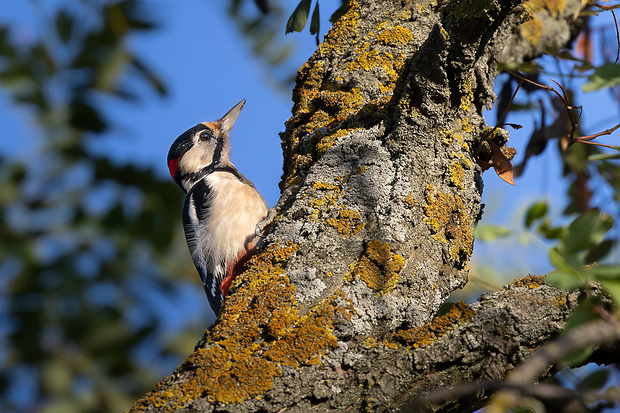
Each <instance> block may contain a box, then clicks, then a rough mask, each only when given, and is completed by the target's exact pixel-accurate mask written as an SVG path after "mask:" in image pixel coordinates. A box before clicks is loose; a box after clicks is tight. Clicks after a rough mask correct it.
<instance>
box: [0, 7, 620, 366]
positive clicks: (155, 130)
mask: <svg viewBox="0 0 620 413" xmlns="http://www.w3.org/2000/svg"><path fill="white" fill-rule="evenodd" d="M34 3H35V2H30V1H24V0H21V1H4V2H2V3H1V5H0V22H7V21H10V22H12V23H14V24H15V26H16V27H17V32H16V33H17V36H18V38H19V39H22V40H23V41H26V42H27V41H28V39H31V38H33V36H34V34H33V30H34V29H33V27H37V23H38V22H40V21H41V16H40V13H43V12H44V10H45V8H46V7H50V4H52V5H57V4H65V3H66V2H65V1H63V0H53V1H45V2H44V1H39V2H36V4H37V9H36V13H37V14H35V10H34V9H33V7H32V4H34ZM296 3H297V0H287V2H286V4H287V5H288V13H290V12H291V11H292V10H293V9H294V7H295V6H296ZM337 3H339V2H336V1H334V2H323V3H321V4H322V14H323V17H322V22H323V23H324V25H325V26H326V25H327V19H328V17H329V14H330V13H331V11H332V10H333V9H334V8H335V7H337ZM226 4H228V2H226V1H219V2H216V1H210V0H184V1H174V2H170V1H164V0H148V1H145V5H146V7H147V9H148V10H149V11H150V13H152V15H153V17H154V18H155V20H157V21H160V22H161V28H160V29H159V30H157V31H155V32H153V33H150V34H146V35H140V36H136V37H135V38H133V39H132V41H131V47H132V48H133V49H134V50H135V51H137V52H138V54H139V55H140V56H141V57H142V58H143V59H144V60H145V61H146V62H147V63H148V64H149V65H150V66H151V67H152V68H154V69H155V70H156V71H157V72H158V73H159V74H160V75H161V76H162V77H163V80H164V82H165V83H166V84H167V85H168V87H169V92H170V93H169V96H168V97H167V98H165V99H160V98H158V97H157V96H155V95H154V94H152V93H151V92H147V95H148V96H150V98H149V99H148V100H145V101H143V102H142V103H141V104H139V105H131V104H127V103H120V104H119V103H118V102H112V101H110V102H106V103H109V104H107V105H106V109H105V110H106V112H105V113H106V116H107V117H108V118H109V119H112V120H113V123H114V125H115V126H114V128H112V129H111V130H110V131H109V132H108V133H107V134H106V136H105V138H103V139H99V140H97V142H96V144H95V145H93V148H92V149H93V150H94V151H96V152H97V153H100V154H106V155H108V156H109V157H110V158H112V159H113V160H115V161H116V162H120V163H127V162H130V163H136V164H139V165H144V166H150V167H153V168H155V169H156V170H157V172H158V173H159V174H160V175H161V176H162V177H163V178H165V179H169V176H168V170H167V167H166V156H167V153H168V149H169V147H170V145H171V143H172V142H173V141H174V140H175V139H176V137H177V136H178V135H180V134H181V133H182V132H183V131H185V130H186V129H188V128H190V127H192V126H194V125H195V124H196V123H199V122H203V121H212V120H215V119H218V118H219V117H221V116H222V115H223V114H224V113H226V111H228V109H230V108H231V107H232V106H233V105H235V104H236V103H237V102H239V101H240V100H241V99H246V100H247V102H246V105H245V108H244V109H243V111H242V113H241V115H240V116H239V118H238V120H237V122H236V123H235V126H234V128H233V130H232V132H231V146H232V160H233V162H234V163H235V165H236V166H237V168H238V169H239V170H240V171H241V172H242V173H243V174H244V175H246V176H247V177H248V178H249V179H251V180H252V181H253V182H254V184H255V185H256V187H257V188H258V190H259V191H260V192H261V193H262V194H263V196H264V197H265V199H266V200H267V203H268V205H269V206H273V205H274V204H275V203H276V201H277V199H278V197H279V189H278V182H279V180H280V175H281V173H282V152H281V148H280V138H279V136H278V133H279V132H281V131H283V130H284V122H285V121H286V119H288V117H289V116H290V113H291V107H292V101H291V90H282V89H281V88H279V87H277V86H276V85H275V84H274V80H273V76H271V75H270V71H271V70H273V69H271V68H269V67H267V66H265V65H261V64H260V63H259V62H258V61H257V59H256V58H255V57H254V56H253V55H252V53H251V52H250V51H249V48H248V47H247V44H246V40H245V39H243V38H242V37H241V35H240V34H239V33H238V32H237V30H236V28H235V26H234V24H232V23H231V22H230V20H229V19H228V17H227V16H226V14H225V12H224V7H225V5H226ZM612 22H613V21H612V19H611V16H610V15H609V14H608V13H604V14H602V15H601V16H599V17H598V24H599V25H609V24H611V23H612ZM281 33H282V38H283V39H284V27H282V30H281ZM324 33H325V29H323V33H322V34H321V36H322V35H323V34H324ZM285 40H286V41H290V42H293V43H294V44H295V45H296V51H295V53H294V54H293V56H292V58H291V61H290V62H289V66H290V67H295V68H297V67H299V66H301V65H302V64H303V62H305V61H306V59H307V58H308V57H309V56H310V55H311V54H312V53H313V51H314V49H315V47H316V46H315V43H314V37H313V36H311V35H310V34H309V33H308V32H307V31H304V33H301V34H299V33H294V34H291V35H289V36H287V38H286V39H285ZM205 50H206V51H207V52H205ZM579 103H580V104H582V105H584V114H583V118H582V124H583V125H585V127H586V130H587V132H588V133H594V132H597V131H600V130H603V129H606V128H609V127H611V126H613V125H614V124H616V123H618V122H620V121H619V120H618V119H619V118H620V116H619V112H618V106H617V105H616V103H614V102H613V101H612V100H611V99H610V97H609V95H608V94H607V93H606V92H597V93H589V94H585V95H582V96H581V97H580V101H579ZM533 119H534V117H533V116H532V115H531V114H528V115H525V116H519V117H516V116H513V117H510V118H509V119H508V121H509V122H516V123H520V124H522V125H523V126H524V128H523V129H522V130H520V131H512V130H511V131H510V132H511V139H510V142H509V145H510V146H515V147H516V148H517V149H518V150H521V149H523V148H524V147H525V144H526V143H527V139H528V138H529V136H530V133H531V130H532V127H531V126H532V124H533ZM494 121H495V114H494V113H493V112H491V114H490V115H489V117H488V119H487V122H488V123H489V124H490V125H494ZM32 122H33V121H32V118H31V117H30V116H29V114H28V112H27V111H26V110H24V108H23V107H17V106H13V105H12V104H11V103H10V100H9V97H8V96H7V94H6V93H4V92H3V91H2V90H0V125H1V127H2V136H3V138H2V139H0V153H2V154H3V155H4V154H8V155H9V156H14V157H26V156H27V155H28V156H29V154H30V153H31V152H32V151H33V150H34V151H36V143H37V137H38V133H39V132H38V129H37V128H36V126H35V125H33V124H32ZM601 141H602V142H606V143H612V144H613V143H616V142H620V131H618V132H616V134H615V135H612V136H611V137H603V138H602V139H601ZM553 145H555V142H553V143H552V144H551V145H550V146H553ZM521 152H523V151H521ZM520 159H521V157H520V156H519V155H517V158H516V162H517V163H518V162H520ZM484 182H485V192H484V196H483V202H485V204H486V208H485V214H484V217H483V220H482V224H495V225H502V226H506V227H508V228H511V229H512V230H513V234H514V235H513V236H511V237H510V238H508V239H505V240H497V241H494V242H491V243H481V242H476V244H475V250H474V255H473V257H472V262H471V264H470V268H471V272H470V277H472V278H475V277H480V276H482V275H484V276H485V277H487V280H488V281H489V282H490V283H491V284H493V285H494V286H495V287H499V286H500V285H502V284H504V283H506V282H507V281H508V279H509V278H516V277H523V276H525V275H527V273H528V272H530V273H532V274H543V273H546V272H548V271H550V270H551V266H550V264H549V262H548V260H547V258H546V248H547V247H548V245H545V244H543V243H540V242H534V243H532V242H529V243H528V244H527V245H523V244H521V243H519V242H518V240H519V239H522V240H525V239H530V238H528V236H527V235H523V231H522V227H523V225H522V220H523V214H524V211H525V210H526V208H527V207H528V206H529V205H531V204H532V203H533V202H535V201H537V200H540V199H546V200H547V201H548V202H549V204H550V205H551V209H552V212H555V213H558V212H559V211H561V210H562V209H563V208H564V207H565V204H566V200H565V198H564V197H563V193H564V192H565V188H566V182H564V181H563V180H562V177H561V168H560V162H559V159H558V156H557V151H556V150H555V149H554V150H547V151H546V152H545V153H544V154H543V155H542V156H540V157H537V158H534V159H532V160H531V161H530V163H529V164H528V168H527V170H526V173H525V175H524V176H523V177H521V178H519V179H518V180H517V181H516V182H517V186H515V187H512V186H510V185H508V184H506V183H505V182H503V181H501V180H500V179H499V178H498V177H497V176H496V175H495V173H494V172H493V171H492V170H490V171H487V172H485V174H484ZM599 199H601V198H600V196H599ZM601 202H602V203H603V202H604V198H602V199H601ZM178 212H179V214H181V205H179V211H178ZM178 230H179V231H180V232H181V231H182V228H179V229H178ZM187 259H188V260H189V259H190V257H189V254H188V255H187ZM498 275H502V276H503V277H499V276H498ZM194 287H195V294H189V293H188V297H189V296H190V295H191V296H192V297H193V299H192V300H189V301H188V300H184V302H183V308H175V310H177V313H179V315H177V317H189V314H191V315H192V316H193V317H195V322H197V323H200V324H201V325H202V324H204V313H202V312H200V311H197V309H199V308H204V309H205V311H208V310H207V308H208V305H207V303H206V300H205V299H204V295H203V293H202V288H201V286H200V282H199V278H198V276H196V278H195V284H194ZM166 305H167V307H165V308H168V307H172V306H174V305H175V303H167V304H166ZM198 306H202V307H198ZM163 311H165V309H164V310H163ZM197 313H199V314H197ZM171 320H172V321H171V322H170V324H171V325H172V324H174V323H178V319H171ZM167 331H170V330H167ZM172 331H173V330H172ZM192 340H193V341H195V337H193V338H192ZM193 341H192V343H190V344H188V351H190V349H191V347H192V346H193ZM141 353H142V354H143V356H144V357H146V358H147V359H145V360H144V363H145V364H147V365H148V364H149V360H148V357H149V353H148V352H144V351H142V352H141ZM175 362H176V361H175Z"/></svg>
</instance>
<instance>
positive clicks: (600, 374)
mask: <svg viewBox="0 0 620 413" xmlns="http://www.w3.org/2000/svg"><path fill="white" fill-rule="evenodd" d="M608 377H609V371H608V370H605V369H598V370H596V371H595V372H594V373H592V374H590V375H588V376H586V377H584V379H583V380H581V381H580V382H579V384H577V390H578V391H580V392H583V391H588V390H598V389H600V388H601V387H603V386H604V385H605V383H607V378H608Z"/></svg>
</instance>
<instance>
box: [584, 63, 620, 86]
mask: <svg viewBox="0 0 620 413" xmlns="http://www.w3.org/2000/svg"><path fill="white" fill-rule="evenodd" d="M588 80H589V82H588V83H586V84H585V85H583V91H584V92H591V91H593V90H599V89H606V88H610V87H613V86H616V85H617V84H620V65H619V64H616V63H605V64H604V65H602V66H599V67H597V68H596V70H594V73H592V74H591V75H590V77H589V78H588Z"/></svg>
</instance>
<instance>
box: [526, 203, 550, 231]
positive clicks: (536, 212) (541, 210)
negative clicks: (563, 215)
mask: <svg viewBox="0 0 620 413" xmlns="http://www.w3.org/2000/svg"><path fill="white" fill-rule="evenodd" d="M548 210H549V207H548V206H547V203H546V202H537V203H535V204H534V205H532V206H531V207H530V209H528V210H527V213H526V214H525V227H526V228H529V227H530V226H531V225H532V223H533V222H534V221H536V220H537V219H541V218H542V217H544V216H545V215H546V214H547V211H548Z"/></svg>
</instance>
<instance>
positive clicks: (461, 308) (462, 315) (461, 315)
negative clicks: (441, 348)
mask: <svg viewBox="0 0 620 413" xmlns="http://www.w3.org/2000/svg"><path fill="white" fill-rule="evenodd" d="M475 314H476V313H475V312H474V311H473V310H471V309H470V308H469V307H468V306H467V304H465V303H464V302H463V301H459V302H458V303H456V304H454V305H453V306H452V307H451V308H450V310H449V311H448V312H447V313H446V314H444V315H441V316H439V317H435V318H434V319H433V320H432V321H431V322H429V323H426V324H424V325H423V326H422V327H418V328H410V329H407V330H400V331H397V332H395V333H394V334H392V336H391V338H390V339H389V340H387V341H386V343H392V344H393V343H397V344H404V345H406V346H411V347H413V348H418V347H423V346H427V345H429V344H431V343H433V342H435V341H437V340H438V339H439V338H441V337H442V336H443V335H444V334H446V333H449V332H450V331H453V330H455V329H456V328H458V327H459V326H460V325H462V324H464V323H466V322H468V321H469V320H471V319H472V317H473V316H474V315H475Z"/></svg>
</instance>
